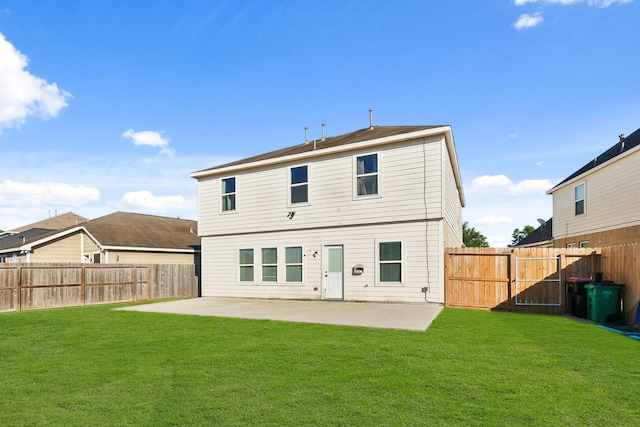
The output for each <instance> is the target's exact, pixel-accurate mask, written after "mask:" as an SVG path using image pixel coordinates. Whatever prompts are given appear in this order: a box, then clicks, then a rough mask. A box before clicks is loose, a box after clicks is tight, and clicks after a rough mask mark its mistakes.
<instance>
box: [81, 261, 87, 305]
mask: <svg viewBox="0 0 640 427" xmlns="http://www.w3.org/2000/svg"><path fill="white" fill-rule="evenodd" d="M85 271H86V270H85V266H84V265H82V266H81V267H80V304H81V305H82V307H84V305H85V298H86V297H85V288H84V283H85V278H84V275H85Z"/></svg>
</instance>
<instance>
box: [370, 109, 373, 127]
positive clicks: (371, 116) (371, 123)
mask: <svg viewBox="0 0 640 427" xmlns="http://www.w3.org/2000/svg"><path fill="white" fill-rule="evenodd" d="M371 129H373V110H372V109H371V108H369V130H371Z"/></svg>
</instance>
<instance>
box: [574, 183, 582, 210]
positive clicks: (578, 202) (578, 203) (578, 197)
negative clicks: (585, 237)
mask: <svg viewBox="0 0 640 427" xmlns="http://www.w3.org/2000/svg"><path fill="white" fill-rule="evenodd" d="M574 191H575V214H576V215H582V214H583V213H584V184H580V185H578V186H576V188H575V189H574Z"/></svg>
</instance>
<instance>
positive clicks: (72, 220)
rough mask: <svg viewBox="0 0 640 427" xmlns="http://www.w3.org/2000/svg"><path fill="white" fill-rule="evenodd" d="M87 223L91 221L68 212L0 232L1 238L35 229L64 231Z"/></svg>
mask: <svg viewBox="0 0 640 427" xmlns="http://www.w3.org/2000/svg"><path fill="white" fill-rule="evenodd" d="M87 221H89V220H88V219H87V218H85V217H83V216H80V215H77V214H74V213H73V212H67V213H64V214H62V215H58V214H57V213H56V214H55V215H54V216H49V218H47V219H45V220H42V221H38V222H34V223H33V224H27V225H23V226H22V227H18V228H14V229H13V230H7V231H3V232H0V238H2V237H4V236H7V235H13V234H18V233H21V232H23V231H28V230H33V229H35V228H39V229H42V230H45V229H46V230H62V229H63V228H68V227H71V226H73V225H78V224H82V223H85V222H87Z"/></svg>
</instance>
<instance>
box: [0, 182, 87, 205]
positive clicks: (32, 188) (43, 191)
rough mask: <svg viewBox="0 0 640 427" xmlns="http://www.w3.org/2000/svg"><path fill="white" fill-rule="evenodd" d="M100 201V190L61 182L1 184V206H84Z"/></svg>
mask: <svg viewBox="0 0 640 427" xmlns="http://www.w3.org/2000/svg"><path fill="white" fill-rule="evenodd" d="M98 200H100V190H98V189H97V188H95V187H86V186H83V185H76V186H74V185H69V184H64V183H59V182H16V181H12V180H8V179H6V180H4V181H2V182H0V206H46V205H67V206H76V207H77V206H83V205H85V204H87V203H91V202H95V201H98Z"/></svg>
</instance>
